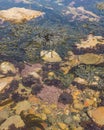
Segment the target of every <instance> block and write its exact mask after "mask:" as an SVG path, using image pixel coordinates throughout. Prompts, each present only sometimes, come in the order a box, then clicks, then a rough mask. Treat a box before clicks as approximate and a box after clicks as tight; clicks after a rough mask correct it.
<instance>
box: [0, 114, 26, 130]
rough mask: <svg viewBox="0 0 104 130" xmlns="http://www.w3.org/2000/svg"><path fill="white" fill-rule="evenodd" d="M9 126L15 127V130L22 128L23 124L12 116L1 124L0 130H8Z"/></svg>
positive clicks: (16, 117) (17, 117) (19, 118)
mask: <svg viewBox="0 0 104 130" xmlns="http://www.w3.org/2000/svg"><path fill="white" fill-rule="evenodd" d="M11 125H15V127H16V128H21V127H24V125H25V124H24V122H23V120H22V119H21V117H20V116H18V115H14V116H11V117H9V118H8V119H7V120H6V121H5V122H4V123H2V124H1V126H0V130H9V127H10V126H11Z"/></svg>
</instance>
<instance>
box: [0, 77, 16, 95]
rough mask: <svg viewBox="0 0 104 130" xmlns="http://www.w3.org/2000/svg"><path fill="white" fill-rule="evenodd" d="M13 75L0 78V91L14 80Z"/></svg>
mask: <svg viewBox="0 0 104 130" xmlns="http://www.w3.org/2000/svg"><path fill="white" fill-rule="evenodd" d="M13 79H14V78H13V77H6V78H1V79H0V92H1V91H2V90H4V89H5V88H6V87H8V85H9V84H10V83H11V82H12V81H13Z"/></svg>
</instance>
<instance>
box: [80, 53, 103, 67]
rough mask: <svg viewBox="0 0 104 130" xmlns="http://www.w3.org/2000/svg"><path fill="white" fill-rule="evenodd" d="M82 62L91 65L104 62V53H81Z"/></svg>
mask: <svg viewBox="0 0 104 130" xmlns="http://www.w3.org/2000/svg"><path fill="white" fill-rule="evenodd" d="M79 61H80V63H83V64H86V65H89V64H90V65H91V64H95V65H97V64H100V63H103V62H104V55H97V54H93V53H86V54H83V55H79Z"/></svg>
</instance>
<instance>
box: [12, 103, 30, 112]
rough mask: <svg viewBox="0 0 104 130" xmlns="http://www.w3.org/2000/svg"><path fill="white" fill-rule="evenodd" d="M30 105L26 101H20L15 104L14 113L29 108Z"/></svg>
mask: <svg viewBox="0 0 104 130" xmlns="http://www.w3.org/2000/svg"><path fill="white" fill-rule="evenodd" d="M30 107H31V105H30V103H29V102H28V101H21V102H19V103H17V105H16V106H15V108H14V109H15V112H16V114H20V113H21V112H22V111H25V110H28V109H30Z"/></svg>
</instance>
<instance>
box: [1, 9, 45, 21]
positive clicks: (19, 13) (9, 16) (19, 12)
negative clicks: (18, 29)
mask: <svg viewBox="0 0 104 130" xmlns="http://www.w3.org/2000/svg"><path fill="white" fill-rule="evenodd" d="M42 15H43V13H42V12H40V11H35V10H30V9H25V8H17V7H13V8H10V9H8V10H1V11H0V19H2V20H4V21H10V22H13V23H21V22H24V21H29V20H31V19H33V18H37V17H39V16H42Z"/></svg>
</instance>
